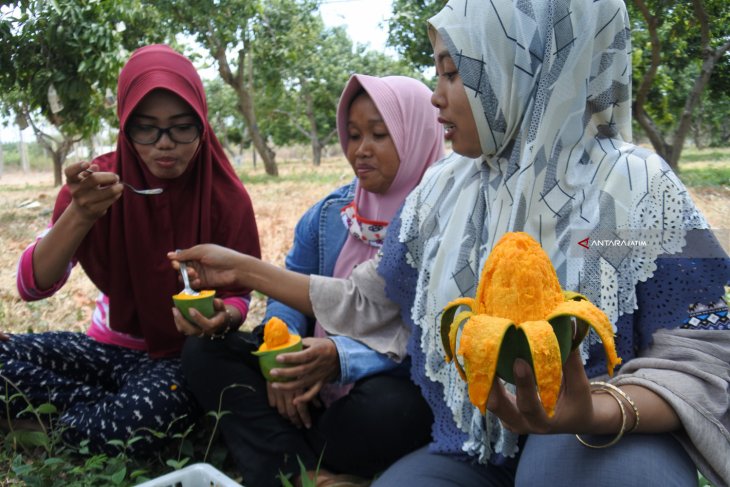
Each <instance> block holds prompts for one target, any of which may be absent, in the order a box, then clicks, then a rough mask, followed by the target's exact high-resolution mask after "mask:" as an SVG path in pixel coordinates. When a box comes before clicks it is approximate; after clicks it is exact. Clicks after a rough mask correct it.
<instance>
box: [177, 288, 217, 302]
mask: <svg viewBox="0 0 730 487" xmlns="http://www.w3.org/2000/svg"><path fill="white" fill-rule="evenodd" d="M213 294H215V291H214V290H212V289H205V290H203V291H200V292H199V293H198V294H197V295H192V294H188V293H179V294H176V295H175V296H173V297H174V298H175V299H179V300H186V301H188V300H194V299H205V298H208V297H210V296H212V295H213Z"/></svg>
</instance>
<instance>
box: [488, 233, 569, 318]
mask: <svg viewBox="0 0 730 487" xmlns="http://www.w3.org/2000/svg"><path fill="white" fill-rule="evenodd" d="M476 301H477V303H478V307H479V309H478V310H477V313H478V314H486V315H489V316H499V317H501V318H507V319H509V320H511V321H513V322H515V323H522V322H523V321H536V320H544V319H545V317H546V316H547V315H548V314H549V313H550V312H551V311H552V310H554V309H555V307H556V306H557V305H558V304H560V303H562V302H563V293H562V290H561V288H560V281H558V276H557V274H556V273H555V269H554V268H553V265H552V263H551V262H550V258H549V257H548V255H547V254H546V253H545V251H544V250H543V249H542V247H540V244H538V243H537V242H536V241H535V240H534V239H533V238H532V237H530V236H529V235H528V234H526V233H522V232H513V233H506V234H505V235H504V236H503V237H502V238H501V239H500V240H499V242H497V245H495V247H494V249H493V250H492V253H491V254H490V255H489V258H487V262H486V263H485V265H484V269H483V271H482V276H481V279H480V280H479V287H478V289H477V296H476Z"/></svg>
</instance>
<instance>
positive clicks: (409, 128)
mask: <svg viewBox="0 0 730 487" xmlns="http://www.w3.org/2000/svg"><path fill="white" fill-rule="evenodd" d="M362 90H365V92H367V94H368V95H369V96H370V98H371V99H372V100H373V103H375V107H376V108H377V109H378V112H380V115H381V116H382V117H383V121H384V122H385V124H386V125H387V127H388V131H389V132H390V136H391V138H392V139H393V142H394V143H395V148H396V150H397V152H398V157H399V159H400V165H399V167H398V173H397V174H396V176H395V179H394V180H393V183H392V184H391V186H390V188H388V191H387V192H386V193H385V194H375V193H370V192H369V191H366V190H364V189H363V188H361V187H360V185H359V183H358V184H357V187H356V190H355V199H354V203H355V205H356V209H357V212H358V214H359V215H360V216H361V217H363V218H366V219H368V220H375V221H385V222H390V220H391V219H392V218H393V216H394V215H395V212H396V211H397V210H398V208H400V206H401V205H402V204H403V201H404V200H405V198H406V196H407V195H408V193H410V192H411V190H412V189H413V188H415V187H416V185H417V184H418V183H419V182H420V181H421V177H422V176H423V173H424V172H425V171H426V168H428V166H430V165H431V164H432V163H434V162H435V161H437V160H438V159H440V158H441V156H442V155H443V153H444V136H443V128H442V127H441V124H439V123H438V110H437V109H436V108H435V107H434V106H433V105H431V90H430V89H429V88H428V87H427V86H426V85H424V84H423V83H421V82H420V81H418V80H415V79H413V78H408V77H405V76H386V77H384V78H377V77H374V76H367V75H364V74H354V75H352V77H351V78H350V80H349V81H348V82H347V85H345V89H344V90H343V92H342V96H341V97H340V102H339V105H338V107H337V132H338V134H339V137H340V145H341V146H342V150H343V152H347V142H348V138H349V135H348V131H347V120H348V116H349V114H350V105H351V104H352V101H353V99H354V98H355V96H357V95H358V94H359V93H360V92H361V91H362ZM377 251H378V249H377V247H373V246H371V245H368V244H367V243H363V242H361V241H360V240H358V239H356V238H355V237H353V236H352V235H348V237H347V239H346V240H345V245H344V246H343V247H342V250H340V255H339V257H338V258H337V262H336V263H335V269H334V277H348V276H349V275H350V273H351V272H352V269H353V267H354V266H356V265H357V264H360V263H361V262H364V261H366V260H368V259H370V258H371V257H373V256H374V255H375V253H376V252H377Z"/></svg>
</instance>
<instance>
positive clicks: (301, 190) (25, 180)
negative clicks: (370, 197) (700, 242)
mask: <svg viewBox="0 0 730 487" xmlns="http://www.w3.org/2000/svg"><path fill="white" fill-rule="evenodd" d="M280 169H282V168H280ZM287 170H288V169H286V168H284V169H283V170H282V175H285V174H286V171H287ZM296 170H299V171H301V170H302V169H295V171H296ZM304 170H306V171H307V172H308V173H311V172H312V171H314V172H321V173H322V174H325V173H326V174H332V172H334V173H336V177H337V180H338V181H340V184H344V183H346V182H347V181H348V180H349V178H350V174H351V173H350V172H349V168H348V167H347V166H346V164H345V162H344V160H337V159H335V160H332V161H325V162H324V163H323V165H322V167H320V168H312V167H305V168H304ZM295 179H296V178H291V181H281V182H276V183H257V184H251V185H247V189H248V191H249V193H250V195H251V198H252V200H253V202H254V208H255V212H256V219H257V222H258V225H259V233H260V237H261V244H262V253H263V258H264V259H265V260H267V261H270V262H274V263H277V264H283V262H284V257H285V255H286V253H287V251H288V249H289V245H290V243H291V241H292V237H293V229H294V225H295V224H296V222H297V220H298V219H299V217H300V216H301V214H302V213H303V212H304V211H305V210H306V209H307V208H308V207H309V206H311V205H312V204H313V203H314V202H316V201H317V200H318V199H320V198H321V197H323V196H324V195H326V194H327V193H328V192H329V191H330V190H331V189H332V188H333V185H332V184H331V183H302V182H293V181H294V180H295ZM308 180H310V181H311V180H312V178H308ZM328 181H332V178H330V179H329V180H328ZM57 191H58V189H57V188H54V187H53V177H52V174H50V173H31V174H22V173H6V174H3V175H2V177H0V248H2V252H1V253H0V330H2V331H12V332H24V331H30V330H33V331H47V330H74V331H83V330H85V329H86V327H87V324H88V321H89V318H90V314H91V311H92V307H93V303H94V299H95V297H96V294H97V291H96V289H95V288H94V286H93V285H92V284H91V283H90V281H89V280H88V279H87V278H86V276H85V275H84V273H83V271H82V270H81V269H80V268H77V269H75V270H74V272H73V273H72V275H71V278H70V280H69V282H68V283H67V284H66V286H64V287H63V288H62V289H61V290H60V291H59V292H58V293H56V294H55V295H54V296H53V297H51V298H48V299H45V300H42V301H37V302H32V303H25V302H23V301H21V300H20V298H19V297H18V293H17V290H16V286H15V278H16V266H17V260H18V257H19V256H20V254H21V252H22V251H23V249H24V248H25V247H26V246H27V245H28V244H29V243H30V242H32V241H33V239H34V238H35V236H36V235H37V234H38V233H39V232H40V231H42V230H43V229H44V228H45V227H46V226H47V224H48V221H49V219H50V215H51V211H52V209H53V203H54V201H55V197H56V194H57ZM690 193H691V194H692V197H693V198H694V201H695V202H696V203H697V205H698V206H699V207H700V209H701V210H702V211H703V213H704V214H705V217H706V218H707V220H708V221H709V222H710V225H711V226H712V227H713V228H715V229H717V230H718V232H717V234H718V237H719V238H720V240H721V243H722V244H723V246H724V247H725V249H726V250H727V251H728V252H730V224H729V220H728V215H729V214H730V187H727V186H724V187H713V188H694V189H691V190H690ZM263 308H264V301H263V298H262V296H260V295H255V296H254V299H253V301H252V310H251V313H250V314H249V318H248V320H247V322H246V326H248V327H251V326H254V325H255V324H258V323H259V321H260V320H261V317H262V316H263Z"/></svg>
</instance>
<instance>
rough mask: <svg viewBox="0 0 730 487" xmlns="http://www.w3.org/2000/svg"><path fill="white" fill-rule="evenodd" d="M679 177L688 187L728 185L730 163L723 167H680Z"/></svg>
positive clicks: (729, 183)
mask: <svg viewBox="0 0 730 487" xmlns="http://www.w3.org/2000/svg"><path fill="white" fill-rule="evenodd" d="M679 178H680V179H681V180H682V182H683V183H684V184H685V185H686V186H689V187H690V188H695V187H712V186H730V165H728V166H723V167H717V168H715V167H699V168H694V167H688V168H685V169H682V170H681V172H680V173H679Z"/></svg>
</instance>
